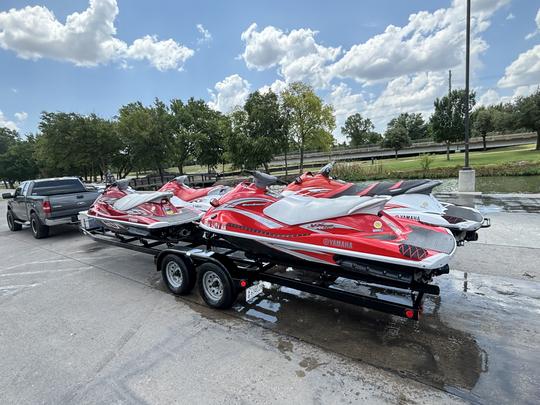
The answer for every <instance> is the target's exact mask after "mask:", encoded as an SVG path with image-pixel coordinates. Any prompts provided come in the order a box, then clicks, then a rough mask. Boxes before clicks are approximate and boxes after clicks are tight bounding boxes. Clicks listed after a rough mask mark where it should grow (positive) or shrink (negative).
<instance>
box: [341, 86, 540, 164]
mask: <svg viewBox="0 0 540 405" xmlns="http://www.w3.org/2000/svg"><path fill="white" fill-rule="evenodd" d="M465 96H466V94H465V91H464V90H453V91H451V92H450V93H449V94H448V95H446V96H444V97H441V98H437V99H436V100H435V102H434V103H433V104H434V111H433V114H432V115H431V116H430V118H429V119H428V120H427V121H424V119H423V117H422V114H420V113H401V114H400V115H399V116H398V117H396V118H393V119H391V120H390V122H388V125H387V128H386V131H385V132H384V134H383V135H381V134H379V133H377V132H375V131H374V129H375V126H374V125H373V122H372V121H371V120H370V119H369V118H364V117H362V115H361V114H360V113H356V114H353V115H351V116H349V117H348V118H347V119H346V121H345V125H344V126H343V127H342V128H341V132H342V133H343V134H345V135H346V137H347V139H348V141H349V145H351V146H354V147H358V146H365V145H379V144H380V145H381V146H383V147H385V148H389V149H393V150H394V151H395V153H396V157H397V152H398V151H399V150H401V149H403V148H405V147H407V146H410V145H411V143H413V142H415V141H418V140H429V139H432V140H434V141H435V142H439V143H444V144H446V155H447V159H449V153H450V145H451V144H452V143H454V142H459V141H463V140H464V137H465V112H466V108H467V107H466V105H467V102H466V98H465ZM475 104H476V94H475V92H474V91H473V92H471V93H470V94H469V113H470V117H471V136H481V137H482V138H483V146H484V150H486V136H487V134H489V133H491V132H505V131H521V130H532V131H535V132H536V133H537V137H538V138H537V142H536V149H537V150H540V90H536V92H534V93H533V94H531V95H530V96H528V97H519V98H517V99H516V100H515V101H513V102H509V103H500V104H497V105H491V106H488V107H486V106H480V107H478V108H476V109H474V106H475Z"/></svg>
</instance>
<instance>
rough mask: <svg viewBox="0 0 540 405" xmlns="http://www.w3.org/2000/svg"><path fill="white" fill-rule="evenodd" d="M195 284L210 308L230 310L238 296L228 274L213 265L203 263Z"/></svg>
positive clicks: (221, 268)
mask: <svg viewBox="0 0 540 405" xmlns="http://www.w3.org/2000/svg"><path fill="white" fill-rule="evenodd" d="M197 283H198V284H199V293H200V294H201V297H202V298H203V300H204V302H206V304H207V305H208V306H210V307H212V308H217V309H227V308H230V307H231V306H232V305H233V304H234V302H235V301H236V297H237V296H238V291H237V290H236V288H235V286H234V284H233V282H232V280H231V277H230V275H229V273H228V272H227V271H226V270H225V269H223V267H221V266H219V265H217V264H215V263H204V264H202V265H201V266H199V268H198V271H197Z"/></svg>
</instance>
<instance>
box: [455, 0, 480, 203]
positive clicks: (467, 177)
mask: <svg viewBox="0 0 540 405" xmlns="http://www.w3.org/2000/svg"><path fill="white" fill-rule="evenodd" d="M470 48H471V0H467V30H466V43H465V166H464V167H463V169H461V170H460V171H459V181H458V191H460V192H466V193H470V192H474V191H475V190H476V173H475V171H474V170H473V169H472V168H471V167H470V166H469V132H470V117H469V105H470V103H469V65H470V53H471V49H470Z"/></svg>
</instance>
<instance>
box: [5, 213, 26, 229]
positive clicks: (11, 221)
mask: <svg viewBox="0 0 540 405" xmlns="http://www.w3.org/2000/svg"><path fill="white" fill-rule="evenodd" d="M6 219H7V223H8V227H9V230H10V231H12V232H16V231H20V230H21V229H22V225H21V224H19V223H18V222H15V215H13V212H11V210H8V212H7V214H6Z"/></svg>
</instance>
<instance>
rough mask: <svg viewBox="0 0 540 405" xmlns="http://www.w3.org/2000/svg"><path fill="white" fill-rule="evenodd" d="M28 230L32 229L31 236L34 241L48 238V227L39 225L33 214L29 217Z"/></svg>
mask: <svg viewBox="0 0 540 405" xmlns="http://www.w3.org/2000/svg"><path fill="white" fill-rule="evenodd" d="M30 228H31V229H32V235H34V238H36V239H43V238H46V237H47V236H49V227H48V226H47V225H44V224H42V223H41V220H40V219H39V217H38V216H37V214H36V213H35V212H33V213H32V215H30Z"/></svg>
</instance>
